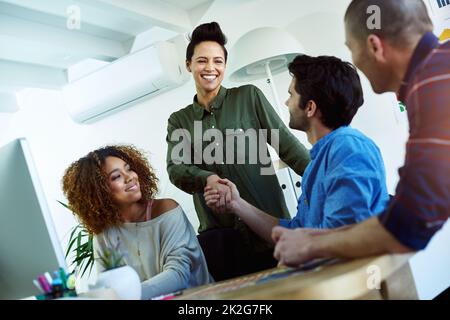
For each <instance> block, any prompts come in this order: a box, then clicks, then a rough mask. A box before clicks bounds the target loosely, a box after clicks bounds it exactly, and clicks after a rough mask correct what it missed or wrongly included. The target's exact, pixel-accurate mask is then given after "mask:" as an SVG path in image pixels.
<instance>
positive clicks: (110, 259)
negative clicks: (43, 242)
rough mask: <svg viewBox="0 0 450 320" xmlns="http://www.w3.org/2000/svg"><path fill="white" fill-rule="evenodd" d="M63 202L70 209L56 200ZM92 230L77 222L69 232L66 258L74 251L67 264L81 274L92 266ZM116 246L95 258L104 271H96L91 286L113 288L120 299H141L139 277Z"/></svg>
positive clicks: (90, 269)
mask: <svg viewBox="0 0 450 320" xmlns="http://www.w3.org/2000/svg"><path fill="white" fill-rule="evenodd" d="M58 202H59V203H60V204H61V205H62V206H64V207H65V208H67V209H69V210H70V211H71V212H73V211H72V210H71V209H70V207H69V206H68V205H67V204H65V203H63V202H61V201H58ZM93 238H94V236H93V234H92V233H89V231H88V230H87V229H86V228H85V227H84V226H83V225H82V224H81V223H80V224H78V225H76V226H75V227H74V228H73V229H72V232H71V233H70V236H69V245H68V247H67V251H66V259H67V258H68V257H69V255H70V254H71V253H72V254H73V255H74V258H73V260H72V261H71V263H70V266H71V267H73V269H74V270H73V271H75V273H76V274H80V273H81V277H82V276H83V275H84V274H85V273H86V271H88V270H89V271H88V275H90V273H91V271H92V267H93V266H94V248H93ZM118 246H119V244H117V247H115V248H113V249H111V248H107V249H106V250H105V251H104V253H103V255H101V256H100V257H99V258H98V263H100V264H101V265H102V266H103V267H104V269H105V270H104V271H103V272H101V273H100V274H99V275H98V279H97V282H96V284H95V285H94V286H91V287H90V289H98V288H112V289H114V291H115V292H116V294H117V296H118V297H119V298H120V299H125V300H128V299H135V300H137V299H140V298H141V294H142V289H141V281H140V279H139V275H138V274H137V272H136V271H135V270H134V269H133V268H131V267H130V266H127V265H125V262H124V261H123V255H122V254H121V253H120V251H119V250H118V248H119V247H118Z"/></svg>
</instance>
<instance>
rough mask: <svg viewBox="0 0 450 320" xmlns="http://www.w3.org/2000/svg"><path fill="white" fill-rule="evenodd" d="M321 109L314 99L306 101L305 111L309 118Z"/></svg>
mask: <svg viewBox="0 0 450 320" xmlns="http://www.w3.org/2000/svg"><path fill="white" fill-rule="evenodd" d="M318 111H319V109H318V108H317V104H316V103H315V102H314V100H309V101H308V102H307V103H306V108H305V113H306V116H307V117H308V118H312V117H314V115H316V113H317V112H318Z"/></svg>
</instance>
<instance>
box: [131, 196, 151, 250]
mask: <svg viewBox="0 0 450 320" xmlns="http://www.w3.org/2000/svg"><path fill="white" fill-rule="evenodd" d="M152 205H153V199H151V200H150V201H148V203H147V207H146V209H145V220H144V221H143V222H145V221H148V220H150V219H151V218H152ZM138 223H139V222H136V223H135V227H136V229H135V230H136V245H137V255H138V257H140V256H141V250H140V248H139V237H138Z"/></svg>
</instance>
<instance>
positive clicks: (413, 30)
mask: <svg viewBox="0 0 450 320" xmlns="http://www.w3.org/2000/svg"><path fill="white" fill-rule="evenodd" d="M374 5H375V6H378V8H379V12H380V20H381V23H380V28H379V29H369V26H368V24H367V20H368V18H369V17H370V13H367V8H369V6H374ZM344 21H345V23H346V26H347V30H348V31H349V32H350V34H351V35H352V36H353V37H354V38H355V39H356V40H357V41H365V40H366V39H367V36H368V35H369V34H375V35H377V36H379V37H380V38H382V39H385V40H387V41H389V43H390V44H391V45H393V46H398V47H403V46H409V45H411V44H412V42H413V41H414V39H417V38H418V37H421V36H422V35H424V34H425V33H426V32H428V31H432V30H433V23H432V22H431V19H430V17H429V15H428V12H427V8H426V7H425V4H424V3H423V1H422V0H353V1H352V2H351V3H350V5H349V6H348V8H347V11H346V13H345V17H344Z"/></svg>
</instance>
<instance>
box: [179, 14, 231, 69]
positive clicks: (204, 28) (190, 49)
mask: <svg viewBox="0 0 450 320" xmlns="http://www.w3.org/2000/svg"><path fill="white" fill-rule="evenodd" d="M189 39H190V42H189V44H188V46H187V49H186V60H187V61H191V59H192V56H193V55H194V50H195V46H197V45H198V44H199V43H200V42H203V41H214V42H217V43H218V44H219V45H220V46H222V49H223V52H224V54H225V62H226V61H227V57H228V52H227V49H226V48H225V45H226V44H227V38H226V36H225V35H224V34H223V32H222V29H220V26H219V24H218V23H217V22H210V23H204V24H201V25H199V26H198V27H197V28H195V30H194V31H193V32H192V35H191V37H190V38H189Z"/></svg>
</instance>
